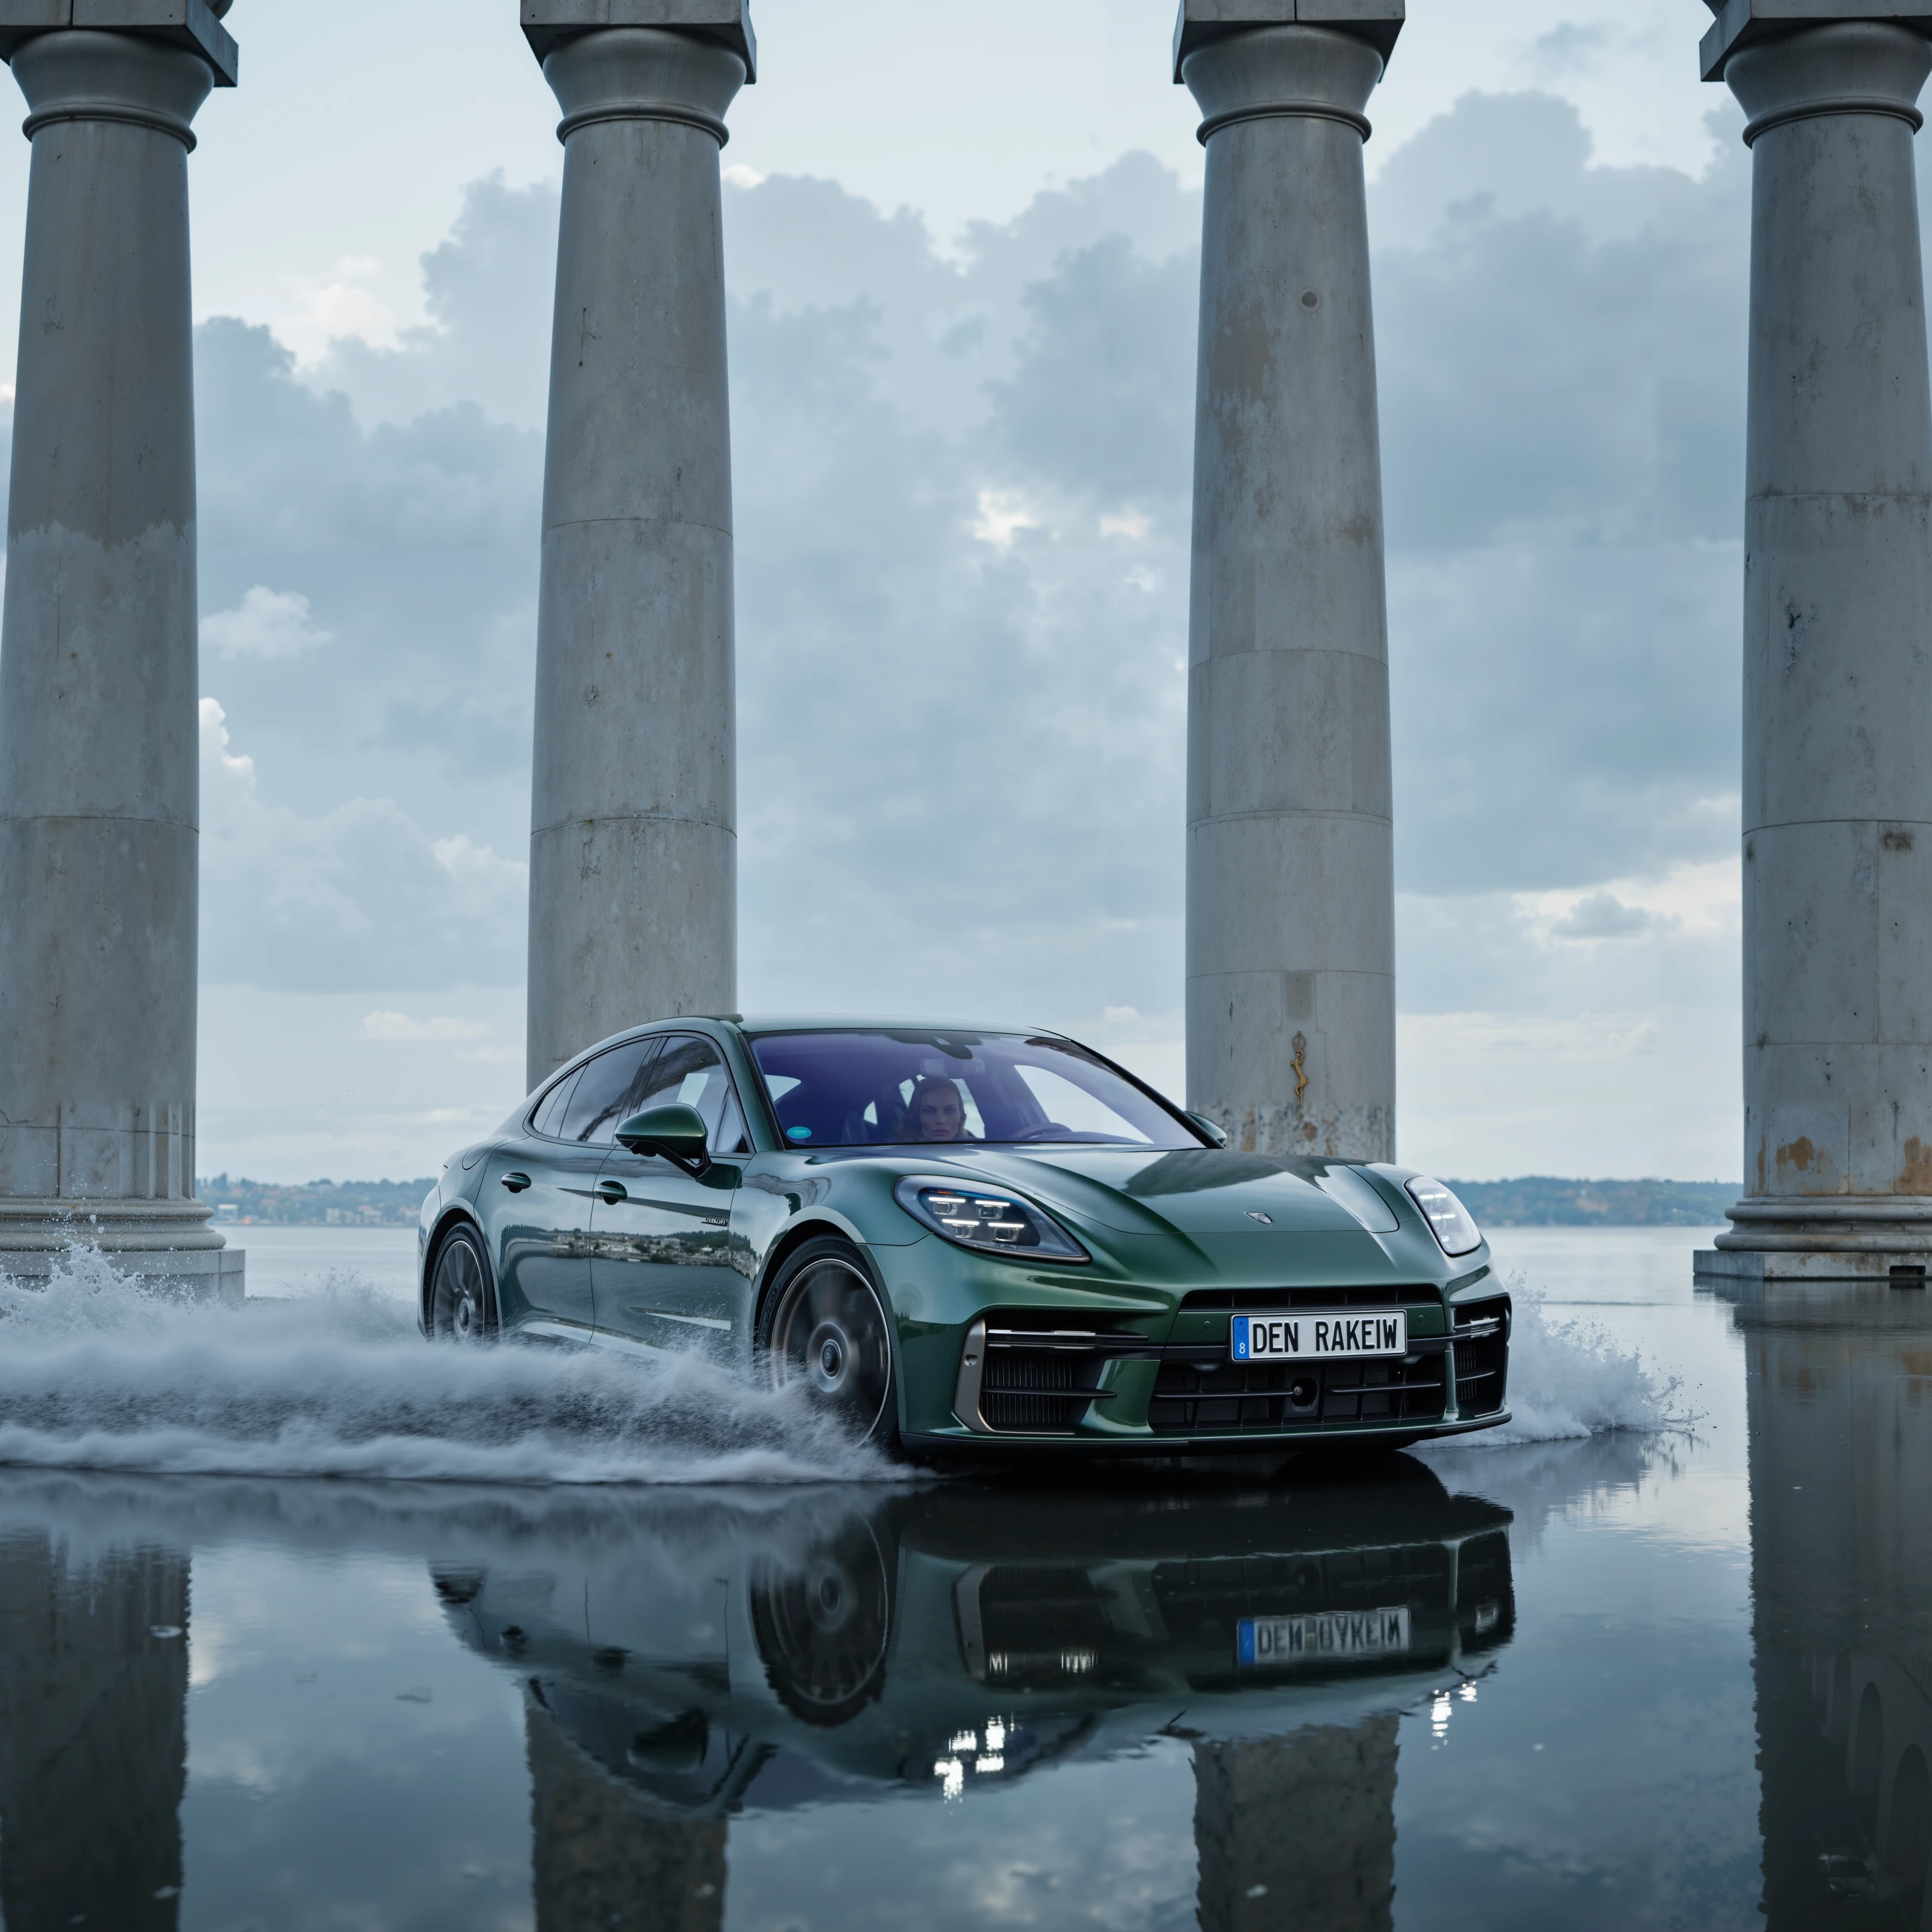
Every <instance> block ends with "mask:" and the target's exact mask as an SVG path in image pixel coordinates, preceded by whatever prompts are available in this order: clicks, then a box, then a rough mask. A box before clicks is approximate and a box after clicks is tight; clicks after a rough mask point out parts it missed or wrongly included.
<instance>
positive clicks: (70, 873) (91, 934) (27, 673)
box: [0, 7, 240, 1293]
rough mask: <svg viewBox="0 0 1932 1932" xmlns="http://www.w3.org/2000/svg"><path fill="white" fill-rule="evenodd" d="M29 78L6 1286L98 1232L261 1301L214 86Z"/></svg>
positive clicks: (3, 1205)
mask: <svg viewBox="0 0 1932 1932" xmlns="http://www.w3.org/2000/svg"><path fill="white" fill-rule="evenodd" d="M9 17H10V10H9V9H7V7H0V21H4V20H6V19H7V18H9ZM11 58H12V65H13V74H14V77H15V79H16V80H18V81H19V83H20V87H21V89H22V92H23V93H24V94H25V95H26V97H27V103H28V107H29V109H30V110H31V112H30V113H29V115H28V120H27V123H26V126H27V129H28V133H29V134H30V136H31V139H32V142H33V158H32V163H31V174H30V177H29V186H28V203H27V230H26V263H25V269H24V274H23V282H22V293H21V326H20V362H19V368H18V374H17V383H16V401H15V404H14V418H13V481H12V497H11V501H10V511H9V518H8V535H7V543H8V555H7V583H6V599H5V619H4V625H5V628H4V642H0V1270H8V1271H26V1272H29V1273H31V1272H34V1271H38V1270H40V1269H43V1268H45V1266H46V1253H47V1252H48V1250H49V1249H50V1248H52V1247H56V1246H58V1245H60V1244H63V1243H64V1242H65V1241H68V1240H69V1239H71V1238H73V1237H74V1233H75V1232H77V1225H78V1231H79V1232H82V1233H83V1234H85V1233H87V1232H91V1230H90V1228H89V1225H88V1224H86V1223H81V1224H77V1223H74V1221H73V1220H72V1219H71V1217H73V1215H74V1213H75V1211H76V1210H77V1208H78V1209H80V1210H81V1211H83V1214H87V1215H92V1216H95V1217H98V1233H99V1236H100V1238H101V1244H102V1245H103V1246H104V1247H106V1248H107V1249H109V1250H110V1252H112V1253H114V1254H115V1256H116V1257H117V1259H121V1260H122V1261H124V1263H125V1265H127V1266H128V1267H130V1268H133V1269H135V1270H136V1271H139V1272H142V1273H143V1274H146V1273H160V1274H165V1275H169V1276H173V1277H192V1278H193V1279H194V1280H196V1281H198V1282H203V1283H204V1285H205V1283H216V1284H220V1283H223V1281H224V1280H225V1279H226V1278H227V1277H233V1292H236V1293H239V1289H240V1277H239V1266H240V1257H239V1256H232V1257H224V1256H221V1254H220V1250H222V1247H223V1243H222V1238H221V1237H220V1235H218V1234H217V1233H216V1232H214V1230H213V1229H211V1228H210V1227H208V1226H207V1220H208V1210H207V1208H205V1207H204V1206H202V1205H201V1204H200V1203H199V1202H197V1201H196V1200H195V1199H194V1198H193V1197H194V1118H195V947H196V895H197V842H198V832H197V815H198V809H199V795H198V786H199V776H198V763H197V760H198V751H197V744H196V696H197V691H196V658H195V653H196V585H195V484H194V388H193V364H192V360H191V356H190V314H189V299H188V207H187V152H188V148H189V146H190V145H191V144H192V142H193V136H192V134H191V133H190V131H189V124H190V121H192V119H193V115H194V113H195V112H196V109H197V108H199V106H200V105H201V103H202V101H203V100H204V99H205V97H206V95H207V94H208V89H209V88H210V86H211V85H212V84H213V83H214V79H215V76H214V72H213V71H212V70H211V68H210V67H209V65H208V63H207V62H206V61H205V59H203V58H202V56H201V55H199V54H198V53H196V52H193V51H190V50H188V49H184V48H181V47H178V46H171V45H168V44H166V43H163V42H160V41H157V40H149V39H145V38H139V37H135V36H133V35H131V34H118V33H97V32H80V31H63V32H55V33H46V34H36V35H34V36H33V37H30V38H27V39H24V40H20V42H19V43H18V44H17V45H16V46H14V48H13V52H12V56H11ZM62 1217H68V1218H66V1219H63V1218H62ZM204 1278H205V1280H204Z"/></svg>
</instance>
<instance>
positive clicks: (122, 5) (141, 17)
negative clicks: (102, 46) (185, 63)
mask: <svg viewBox="0 0 1932 1932" xmlns="http://www.w3.org/2000/svg"><path fill="white" fill-rule="evenodd" d="M231 5H233V0H0V60H4V61H10V60H12V58H13V50H14V49H15V48H17V47H18V46H20V44H21V43H23V41H26V40H31V39H32V38H33V37H34V35H36V34H52V33H58V32H61V31H63V30H64V29H66V28H75V27H79V28H88V29H90V30H98V31H102V32H105V33H115V34H139V35H140V36H141V37H142V38H144V39H147V40H159V41H160V42H162V43H164V44H165V45H167V46H177V47H185V48H186V49H187V50H188V52H190V53H195V54H199V55H200V56H201V58H202V59H203V60H205V62H207V63H208V66H209V67H210V68H212V69H213V70H214V84H215V86H217V87H233V86H234V85H235V83H236V80H237V78H238V77H239V74H240V71H241V69H240V63H241V51H240V49H239V48H238V47H237V46H236V44H235V38H234V36H233V34H230V33H229V31H228V29H227V28H226V27H224V26H223V25H222V24H221V21H222V16H223V14H225V13H226V12H227V11H228V9H229V7H230V6H231Z"/></svg>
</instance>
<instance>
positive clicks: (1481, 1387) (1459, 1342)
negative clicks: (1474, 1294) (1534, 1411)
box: [1451, 1295, 1510, 1415]
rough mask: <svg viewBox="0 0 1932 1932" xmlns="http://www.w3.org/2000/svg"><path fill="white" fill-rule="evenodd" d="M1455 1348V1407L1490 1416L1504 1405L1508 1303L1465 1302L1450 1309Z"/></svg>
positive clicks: (1499, 1299) (1499, 1300)
mask: <svg viewBox="0 0 1932 1932" xmlns="http://www.w3.org/2000/svg"><path fill="white" fill-rule="evenodd" d="M1451 1320H1452V1321H1453V1322H1454V1335H1455V1338H1456V1340H1455V1349H1456V1406H1457V1408H1458V1409H1460V1410H1461V1411H1462V1412H1463V1415H1494V1414H1495V1412H1496V1411H1497V1410H1498V1409H1501V1408H1502V1406H1503V1394H1504V1391H1505V1386H1506V1385H1507V1383H1508V1376H1509V1332H1510V1305H1509V1301H1508V1297H1507V1296H1504V1295H1499V1296H1497V1297H1496V1299H1495V1300H1494V1301H1466V1302H1464V1303H1463V1304H1461V1305H1460V1307H1457V1308H1456V1309H1454V1310H1452V1311H1451Z"/></svg>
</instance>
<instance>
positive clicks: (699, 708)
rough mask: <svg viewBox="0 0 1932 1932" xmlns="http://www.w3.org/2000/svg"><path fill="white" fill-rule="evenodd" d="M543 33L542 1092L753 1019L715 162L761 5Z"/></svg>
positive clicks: (536, 836) (639, 2)
mask: <svg viewBox="0 0 1932 1932" xmlns="http://www.w3.org/2000/svg"><path fill="white" fill-rule="evenodd" d="M586 17H594V18H595V20H597V22H598V23H599V25H598V26H597V27H596V28H586V27H585V26H583V22H584V21H585V20H586ZM523 23H524V31H526V34H529V39H530V43H531V45H532V48H533V49H535V52H536V54H537V55H538V58H539V59H541V61H542V62H543V70H544V78H545V79H546V80H548V82H549V83H550V87H551V89H552V90H553V92H555V94H556V98H557V101H558V104H559V106H560V107H562V110H563V120H562V124H560V126H559V128H558V130H557V133H558V136H559V139H561V140H562V142H563V144H564V161H563V212H562V225H561V227H560V229H559V234H558V237H557V257H556V315H555V322H554V325H553V332H552V336H551V342H550V431H549V443H548V447H547V454H546V458H545V464H544V512H543V574H542V583H541V591H540V593H539V598H538V613H537V686H536V736H535V764H534V768H533V769H532V775H531V808H530V954H529V1043H528V1055H529V1080H530V1084H531V1085H532V1086H535V1085H536V1084H537V1082H538V1081H540V1080H541V1079H542V1078H543V1077H544V1075H545V1074H547V1073H549V1072H550V1070H551V1069H552V1068H553V1067H556V1065H558V1064H559V1062H561V1061H564V1060H565V1059H567V1058H568V1057H569V1056H570V1055H571V1054H573V1053H574V1052H577V1050H578V1049H580V1047H583V1046H588V1045H589V1043H591V1042H592V1041H593V1040H599V1039H601V1038H602V1037H603V1036H604V1035H605V1034H609V1033H613V1032H615V1031H617V1030H618V1029H619V1028H622V1027H625V1026H629V1025H634V1024H635V1023H636V1022H638V1021H640V1020H647V1019H658V1018H659V1017H660V1016H664V1015H667V1014H674V1013H722V1012H726V1011H728V1010H730V1008H731V1007H732V1006H733V1004H735V1003H736V997H737V831H736V814H737V770H736V686H735V670H734V665H733V635H732V556H731V426H730V403H729V398H728V395H727V380H726V359H725V347H724V254H723V247H722V236H721V232H720V211H719V206H718V192H719V191H718V149H719V148H721V146H722V145H723V144H724V140H725V138H726V136H725V127H724V112H725V110H726V109H727V107H729V106H730V104H731V101H732V99H733V97H734V96H735V95H736V93H737V92H738V89H739V87H740V86H742V85H744V83H745V82H747V81H748V80H752V79H754V77H755V70H756V47H755V43H754V41H753V39H752V37H751V23H750V20H749V19H748V15H747V12H746V10H745V6H744V5H743V4H742V0H524V5H523ZM644 23H649V24H644Z"/></svg>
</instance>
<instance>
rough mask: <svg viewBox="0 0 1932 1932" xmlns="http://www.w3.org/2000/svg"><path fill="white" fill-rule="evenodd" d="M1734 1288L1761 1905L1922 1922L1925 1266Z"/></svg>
mask: <svg viewBox="0 0 1932 1932" xmlns="http://www.w3.org/2000/svg"><path fill="white" fill-rule="evenodd" d="M1919 1279H1920V1280H1921V1282H1922V1279H1923V1278H1922V1277H1920V1278H1919ZM1727 1298H1729V1299H1730V1300H1731V1301H1732V1302H1733V1321H1734V1322H1735V1323H1736V1326H1737V1328H1738V1329H1739V1332H1740V1333H1741V1334H1742V1335H1743V1336H1744V1337H1745V1346H1746V1354H1745V1363H1746V1376H1747V1382H1746V1395H1747V1400H1748V1404H1749V1408H1748V1415H1749V1421H1750V1432H1751V1583H1752V1595H1753V1598H1754V1625H1755V1628H1754V1640H1755V1642H1754V1648H1755V1652H1756V1658H1755V1665H1754V1670H1755V1675H1756V1679H1757V1728H1758V1743H1759V1762H1760V1766H1761V1767H1762V1775H1763V1811H1762V1814H1761V1818H1762V1823H1763V1832H1764V1841H1765V1846H1764V1897H1763V1912H1764V1915H1765V1918H1766V1923H1767V1924H1768V1925H1769V1927H1771V1928H1772V1932H1795V1928H1798V1927H1810V1926H1814V1925H1817V1924H1831V1925H1833V1926H1839V1927H1846V1928H1851V1927H1858V1926H1864V1925H1872V1926H1879V1925H1883V1926H1906V1927H1920V1926H1924V1925H1927V1924H1932V1911H1928V1905H1929V1904H1932V1900H1928V1898H1927V1855H1928V1852H1932V1775H1928V1766H1932V1534H1928V1526H1932V1307H1928V1306H1927V1296H1926V1295H1925V1293H1924V1289H1923V1288H1922V1286H1917V1285H1916V1284H1914V1285H1913V1286H1912V1288H1911V1289H1906V1290H1903V1291H1902V1290H1900V1289H1894V1288H1888V1287H1880V1286H1864V1285H1854V1284H1852V1283H1845V1282H1833V1283H1821V1284H1819V1285H1817V1286H1809V1285H1802V1284H1797V1283H1792V1284H1775V1285H1772V1286H1769V1287H1766V1288H1763V1289H1752V1290H1744V1291H1738V1292H1732V1293H1730V1295H1727Z"/></svg>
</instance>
